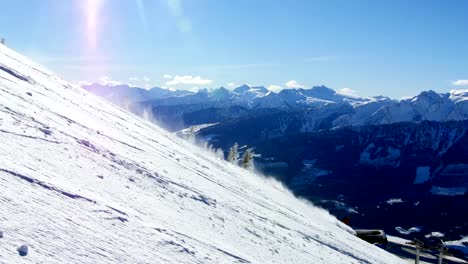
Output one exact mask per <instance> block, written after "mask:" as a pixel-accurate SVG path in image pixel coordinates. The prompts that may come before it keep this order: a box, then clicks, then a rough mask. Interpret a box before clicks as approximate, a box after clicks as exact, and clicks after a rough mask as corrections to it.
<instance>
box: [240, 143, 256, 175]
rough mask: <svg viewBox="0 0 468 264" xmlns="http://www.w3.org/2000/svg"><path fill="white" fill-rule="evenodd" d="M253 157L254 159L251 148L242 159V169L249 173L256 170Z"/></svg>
mask: <svg viewBox="0 0 468 264" xmlns="http://www.w3.org/2000/svg"><path fill="white" fill-rule="evenodd" d="M253 157H254V152H253V149H251V148H249V149H246V150H245V152H244V156H243V157H242V168H244V169H247V170H249V171H253V170H254V162H253Z"/></svg>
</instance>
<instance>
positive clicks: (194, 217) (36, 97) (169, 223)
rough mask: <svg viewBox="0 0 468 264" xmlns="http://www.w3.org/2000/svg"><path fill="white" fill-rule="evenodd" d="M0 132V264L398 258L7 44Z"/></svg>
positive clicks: (1, 66)
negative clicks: (23, 247)
mask: <svg viewBox="0 0 468 264" xmlns="http://www.w3.org/2000/svg"><path fill="white" fill-rule="evenodd" d="M0 137H1V140H0V189H1V191H0V231H1V232H2V233H3V238H0V263H400V262H401V260H400V259H399V258H397V257H395V256H393V255H391V254H389V253H387V252H385V251H383V250H381V249H379V248H377V247H375V246H372V245H370V244H368V243H366V242H365V241H362V240H360V239H359V238H357V237H355V236H354V235H353V232H352V230H350V229H349V228H348V227H346V226H344V225H343V224H342V223H340V222H339V221H338V220H336V219H335V218H334V217H332V216H330V215H329V214H328V213H327V212H325V211H323V210H321V209H318V208H316V207H314V206H311V205H310V204H308V203H306V202H304V201H301V200H298V199H297V198H295V197H294V196H293V195H291V194H290V193H289V192H287V191H286V190H285V189H284V188H283V187H282V186H280V185H279V184H278V183H275V182H271V181H269V180H266V179H264V178H261V177H258V176H255V175H253V174H250V173H248V172H247V171H245V170H243V169H240V168H238V167H235V166H233V165H230V164H228V163H226V162H224V161H221V160H217V159H216V158H214V157H209V156H207V154H206V153H205V152H204V151H202V150H201V149H198V148H196V147H194V146H191V145H189V144H188V143H186V142H184V141H183V140H181V139H178V138H176V137H175V136H174V135H171V134H170V133H168V132H165V131H164V130H162V129H160V128H158V127H157V126H155V125H154V124H152V123H150V122H147V121H145V120H143V119H141V118H139V117H136V116H134V115H131V114H129V113H126V112H125V111H123V110H122V109H120V108H117V107H115V106H113V105H111V104H110V103H108V102H106V101H104V99H100V98H98V97H96V96H94V95H92V94H90V93H88V92H86V91H85V90H83V89H80V88H78V87H74V86H72V85H70V84H69V83H67V82H65V81H63V80H62V79H60V78H59V77H58V76H57V75H54V74H53V73H51V72H49V71H47V70H45V69H44V68H42V67H40V66H39V65H36V64H34V63H33V62H30V61H29V60H28V59H26V58H24V57H22V56H21V55H19V54H17V53H15V52H13V51H11V50H10V49H8V48H6V47H4V46H2V45H0ZM22 244H26V245H28V247H29V252H28V255H27V256H25V257H21V256H19V255H18V253H17V251H16V249H17V248H18V247H19V246H21V245H22Z"/></svg>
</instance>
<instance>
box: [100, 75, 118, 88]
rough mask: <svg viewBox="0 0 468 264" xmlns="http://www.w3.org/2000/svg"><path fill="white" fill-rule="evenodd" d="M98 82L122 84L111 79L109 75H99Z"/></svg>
mask: <svg viewBox="0 0 468 264" xmlns="http://www.w3.org/2000/svg"><path fill="white" fill-rule="evenodd" d="M98 82H99V83H100V84H102V85H112V86H115V85H120V84H122V82H120V81H116V80H112V78H111V77H109V76H101V77H100V78H99V80H98Z"/></svg>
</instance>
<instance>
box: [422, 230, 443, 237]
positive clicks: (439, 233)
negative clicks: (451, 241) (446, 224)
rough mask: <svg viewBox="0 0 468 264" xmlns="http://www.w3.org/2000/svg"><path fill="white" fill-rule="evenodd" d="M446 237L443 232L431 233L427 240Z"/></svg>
mask: <svg viewBox="0 0 468 264" xmlns="http://www.w3.org/2000/svg"><path fill="white" fill-rule="evenodd" d="M444 236H445V235H444V234H443V233H441V232H437V231H436V232H431V233H429V234H427V235H425V237H426V238H429V237H444Z"/></svg>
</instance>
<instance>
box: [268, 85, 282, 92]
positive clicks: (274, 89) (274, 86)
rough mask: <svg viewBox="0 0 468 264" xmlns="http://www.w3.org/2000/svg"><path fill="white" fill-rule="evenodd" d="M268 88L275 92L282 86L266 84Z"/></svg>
mask: <svg viewBox="0 0 468 264" xmlns="http://www.w3.org/2000/svg"><path fill="white" fill-rule="evenodd" d="M268 90H270V91H272V92H275V93H277V92H279V91H281V90H283V87H281V86H279V85H274V84H272V85H270V86H268Z"/></svg>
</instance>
